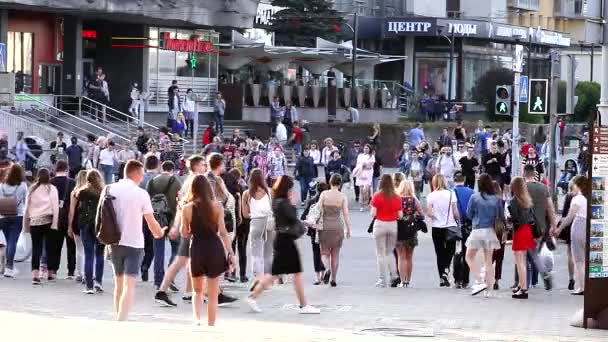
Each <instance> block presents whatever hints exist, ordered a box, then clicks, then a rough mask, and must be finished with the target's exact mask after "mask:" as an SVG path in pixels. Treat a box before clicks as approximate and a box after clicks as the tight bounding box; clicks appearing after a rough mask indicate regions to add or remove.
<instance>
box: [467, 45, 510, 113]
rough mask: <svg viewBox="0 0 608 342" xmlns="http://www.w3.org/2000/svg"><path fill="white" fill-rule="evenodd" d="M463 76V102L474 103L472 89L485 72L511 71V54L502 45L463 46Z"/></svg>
mask: <svg viewBox="0 0 608 342" xmlns="http://www.w3.org/2000/svg"><path fill="white" fill-rule="evenodd" d="M464 49H465V58H464V74H463V78H462V86H463V101H471V102H472V101H474V98H473V88H474V87H475V84H476V83H477V81H478V80H479V79H480V78H481V77H483V76H484V75H485V74H486V73H487V72H489V71H492V70H497V69H502V68H507V69H511V67H512V57H511V55H512V52H510V51H508V50H506V49H505V47H504V46H503V45H496V46H494V47H492V46H472V45H465V47H464Z"/></svg>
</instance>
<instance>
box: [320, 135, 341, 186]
mask: <svg viewBox="0 0 608 342" xmlns="http://www.w3.org/2000/svg"><path fill="white" fill-rule="evenodd" d="M324 143H325V147H323V150H322V151H321V164H323V166H325V183H327V184H329V177H330V176H331V175H330V172H329V171H328V170H327V164H329V162H330V161H331V160H332V154H333V153H334V151H337V150H338V148H337V147H336V146H335V145H334V139H332V138H327V139H325V141H324Z"/></svg>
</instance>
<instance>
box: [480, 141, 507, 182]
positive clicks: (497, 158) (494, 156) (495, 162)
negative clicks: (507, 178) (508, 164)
mask: <svg viewBox="0 0 608 342" xmlns="http://www.w3.org/2000/svg"><path fill="white" fill-rule="evenodd" d="M482 160H483V167H484V170H485V173H487V174H488V175H490V177H492V179H493V180H494V181H496V182H499V183H500V182H501V172H500V168H501V167H504V160H503V156H502V154H501V153H500V152H498V147H497V144H496V142H495V141H493V142H492V144H491V145H490V151H489V152H488V154H486V155H485V156H483V158H482Z"/></svg>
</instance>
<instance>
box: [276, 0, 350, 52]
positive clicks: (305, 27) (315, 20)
mask: <svg viewBox="0 0 608 342" xmlns="http://www.w3.org/2000/svg"><path fill="white" fill-rule="evenodd" d="M272 5H273V6H278V7H284V8H285V9H283V10H281V11H278V12H277V13H275V15H274V16H273V18H272V19H271V21H270V30H271V31H273V32H274V33H275V44H276V45H281V46H303V47H315V44H316V38H317V37H320V38H323V39H327V40H331V41H334V42H337V41H339V40H341V39H342V32H341V31H340V29H341V27H342V24H344V22H345V21H344V19H343V18H342V16H341V15H340V14H338V12H337V11H336V10H334V9H333V8H332V2H330V1H327V0H273V1H272Z"/></svg>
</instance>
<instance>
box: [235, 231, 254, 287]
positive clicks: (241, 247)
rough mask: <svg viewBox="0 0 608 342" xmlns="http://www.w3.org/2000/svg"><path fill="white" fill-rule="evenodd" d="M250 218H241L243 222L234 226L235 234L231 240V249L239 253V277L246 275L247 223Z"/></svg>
mask: <svg viewBox="0 0 608 342" xmlns="http://www.w3.org/2000/svg"><path fill="white" fill-rule="evenodd" d="M250 222H251V220H249V219H243V222H242V223H241V224H240V225H239V226H238V227H236V236H235V237H234V240H233V241H232V249H233V250H235V249H236V250H237V251H238V254H239V273H240V276H241V277H245V276H246V275H247V240H248V238H249V223H250Z"/></svg>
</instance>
